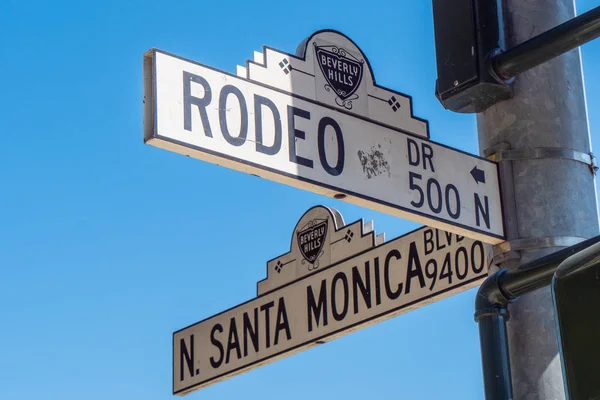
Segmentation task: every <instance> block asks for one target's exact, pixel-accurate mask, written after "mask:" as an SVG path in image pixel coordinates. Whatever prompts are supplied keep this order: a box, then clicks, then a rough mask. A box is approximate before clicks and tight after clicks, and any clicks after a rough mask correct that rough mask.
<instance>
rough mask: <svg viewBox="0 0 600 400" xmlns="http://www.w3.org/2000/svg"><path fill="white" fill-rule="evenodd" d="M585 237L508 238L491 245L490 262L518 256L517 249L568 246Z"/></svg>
mask: <svg viewBox="0 0 600 400" xmlns="http://www.w3.org/2000/svg"><path fill="white" fill-rule="evenodd" d="M584 240H586V238H582V237H579V236H545V237H538V238H524V239H515V240H509V241H506V242H504V243H500V244H498V245H495V246H493V247H492V263H493V264H499V263H502V262H504V261H507V260H509V259H515V258H520V257H519V255H518V253H516V252H517V251H520V250H535V249H542V248H545V247H570V246H573V245H576V244H577V243H581V242H583V241H584Z"/></svg>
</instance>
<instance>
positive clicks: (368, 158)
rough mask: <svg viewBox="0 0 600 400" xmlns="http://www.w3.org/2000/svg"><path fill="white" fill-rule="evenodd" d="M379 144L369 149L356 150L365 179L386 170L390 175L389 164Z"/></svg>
mask: <svg viewBox="0 0 600 400" xmlns="http://www.w3.org/2000/svg"><path fill="white" fill-rule="evenodd" d="M380 149H381V145H380V144H378V145H377V146H373V147H371V149H370V150H369V151H362V150H359V151H358V159H359V160H360V164H361V165H362V169H363V172H364V174H365V176H366V177H367V179H371V178H373V177H374V176H377V175H381V174H382V173H384V172H387V174H388V177H389V176H390V166H389V164H388V162H387V160H386V159H385V157H384V156H383V153H382V152H381V150H380Z"/></svg>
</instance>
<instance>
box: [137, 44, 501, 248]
mask: <svg viewBox="0 0 600 400" xmlns="http://www.w3.org/2000/svg"><path fill="white" fill-rule="evenodd" d="M150 52H152V58H153V62H152V81H153V82H152V85H153V93H152V102H153V103H154V104H153V107H152V109H153V113H154V127H153V129H152V134H151V137H150V138H149V137H147V136H146V135H145V134H144V143H146V142H148V140H150V139H158V140H161V141H164V142H167V143H172V144H176V145H178V146H182V147H185V148H188V149H192V150H196V151H200V152H202V153H206V154H210V155H212V156H217V157H220V158H224V159H227V160H230V161H234V162H237V163H239V164H244V165H248V166H251V167H254V168H256V169H261V170H263V171H267V172H270V173H273V174H275V175H281V176H285V177H287V178H291V179H294V180H298V181H302V182H306V183H309V184H312V185H315V186H320V187H323V188H326V189H330V190H333V191H336V192H338V193H344V194H347V195H350V196H353V197H357V198H360V199H363V200H367V201H369V202H372V203H377V204H381V205H383V206H386V207H390V208H393V209H396V210H400V211H403V212H406V213H408V214H414V215H419V216H421V217H424V218H428V219H431V220H435V221H439V222H442V223H444V224H447V225H451V226H456V227H459V228H462V229H465V230H467V231H470V232H475V233H479V234H482V235H484V236H487V237H493V238H496V239H500V240H505V239H506V236H505V234H504V233H505V232H506V230H505V226H504V213H503V212H502V195H501V193H500V186H499V185H498V192H499V195H500V217H501V220H502V231H503V234H502V235H498V234H495V233H491V232H487V231H484V230H483V229H478V228H474V227H471V226H468V225H464V224H459V223H456V222H454V221H450V220H446V219H443V218H440V217H438V216H435V215H430V214H427V213H424V212H422V211H418V210H413V209H410V208H407V207H403V206H400V205H397V204H393V203H389V202H386V201H383V200H380V199H377V198H374V197H370V196H367V195H363V194H360V193H356V192H353V191H350V190H347V189H343V188H340V187H337V186H333V185H328V184H325V183H323V182H318V181H315V180H312V179H309V178H306V177H302V176H299V175H293V174H289V173H287V172H283V171H280V170H277V169H273V168H270V167H267V166H264V165H260V164H256V163H253V162H250V161H247V160H243V159H241V158H237V157H233V156H231V155H228V154H224V153H220V152H217V151H214V150H210V149H206V148H204V147H200V146H195V145H192V144H189V143H185V142H181V141H179V140H175V139H172V138H167V137H164V136H161V135H159V134H158V133H157V129H158V116H157V102H156V54H157V53H161V54H164V55H166V56H169V57H173V58H176V59H179V60H182V61H185V62H189V63H191V64H194V65H198V66H200V67H203V68H207V69H210V70H212V71H216V72H219V73H221V74H225V75H227V76H230V77H232V78H235V79H239V80H241V81H245V82H247V83H249V84H253V85H257V86H261V87H263V88H265V89H269V90H273V91H276V92H279V93H282V94H285V95H287V96H290V97H294V98H298V99H300V100H303V101H306V102H308V103H311V104H315V105H317V106H319V107H325V108H328V109H330V110H333V111H336V112H340V113H343V114H347V115H350V116H352V117H354V118H359V119H362V120H365V121H367V122H373V121H371V120H369V119H367V118H361V117H358V116H356V115H354V114H349V113H346V112H343V111H341V110H339V109H337V108H335V107H333V106H328V105H325V104H323V103H318V102H315V101H314V100H311V99H308V98H306V97H303V96H299V95H296V94H293V93H289V92H286V91H284V90H281V89H276V88H273V87H271V86H267V85H264V84H262V83H258V82H255V81H251V80H248V79H246V78H242V77H239V76H237V75H233V74H230V73H228V72H225V71H222V70H219V69H216V68H213V67H210V66H207V65H204V64H201V63H198V62H195V61H192V60H188V59H186V58H184V57H179V56H176V55H174V54H171V53H168V52H165V51H162V50H158V49H152V50H151V51H150ZM146 54H147V53H146ZM373 123H374V124H375V125H379V126H382V127H385V128H388V129H390V128H389V127H388V126H386V125H383V124H380V123H376V122H373ZM394 130H395V131H397V132H401V133H403V134H405V135H408V136H411V137H414V138H416V139H419V140H422V141H424V142H428V143H433V144H435V145H437V146H440V147H443V148H446V149H449V150H452V151H456V152H458V153H461V154H464V155H466V156H469V157H471V158H474V159H477V160H480V161H484V162H486V163H490V164H493V165H495V166H496V173H497V174H498V175H497V178H498V182H499V171H498V169H499V168H498V163H497V162H495V161H491V160H488V159H487V158H483V157H480V156H477V155H474V154H470V153H467V152H466V151H463V150H460V149H455V148H453V147H450V146H446V145H444V144H441V143H438V142H435V141H433V140H429V139H426V138H424V137H422V136H419V135H415V134H414V133H410V132H406V131H403V130H401V129H394Z"/></svg>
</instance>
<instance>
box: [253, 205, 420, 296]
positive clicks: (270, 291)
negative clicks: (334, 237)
mask: <svg viewBox="0 0 600 400" xmlns="http://www.w3.org/2000/svg"><path fill="white" fill-rule="evenodd" d="M315 208H324V209H326V210H327V212H328V213H329V215H330V216H331V219H332V221H333V225H334V226H333V229H334V230H333V231H334V232H339V231H341V230H343V229H346V228H347V227H349V226H352V225H354V224H356V223H357V222H361V226H360V237H361V239H362V238H364V237H366V236H369V235H371V247H370V248H369V249H367V250H371V249H374V248H375V247H378V246H375V236H376V235H375V230H372V231H371V232H369V233H367V234H366V235H365V234H364V226H365V225H364V222H363V221H364V219H363V218H361V219H357V220H356V221H354V222H350V223H347V224H346V221H344V225H343V226H340V227H339V229H338V227H337V224H336V222H335V215H333V213H334V212H336V213H338V214H339V215H340V217H341V218H342V221H343V220H344V217H343V216H342V213H341V212H339V211H338V210H336V209H335V208H333V207H327V206H324V205H316V206H312V207H311V208H309V209H308V210H306V212H304V214H302V216H301V217H300V218H298V222H296V225H295V226H294V229H293V230H292V235H291V236H292V239H291V240H290V250H289V251H288V252H286V253H283V254H280V255H278V256H277V257H275V258H271V259H270V260H267V262H266V263H265V269H266V271H267V277H266V278H265V279H261V280H260V281H258V282H256V294H257V295H258V284H259V283H260V282H264V281H266V280H268V279H269V263H270V262H271V261H275V260H277V259H278V258H281V257H283V256H285V255H286V254H290V253H291V252H292V247H293V246H294V239H296V237H295V236H294V232H296V228H297V227H298V224H299V223H300V221H301V220H302V218H304V216H305V215H306V214H308V213H309V212H311V211H312V210H314V209H315ZM417 230H418V229H417ZM386 243H387V242H386ZM383 244H385V243H382V245H383ZM362 253H364V251H362V252H360V253H357V254H362ZM355 256H356V254H354V255H350V256H348V257H344V258H343V259H341V260H339V261H338V262H336V264H339V263H340V262H343V261H346V260H347V259H349V258H352V257H355ZM314 274H315V273H314V272H313V273H312V274H308V275H314ZM283 286H284V285H282V286H278V287H276V288H274V289H271V290H269V291H267V292H265V293H263V294H262V295H261V296H264V295H266V294H269V293H272V292H274V291H276V290H279V289H280V288H281V287H283ZM257 297H258V296H257Z"/></svg>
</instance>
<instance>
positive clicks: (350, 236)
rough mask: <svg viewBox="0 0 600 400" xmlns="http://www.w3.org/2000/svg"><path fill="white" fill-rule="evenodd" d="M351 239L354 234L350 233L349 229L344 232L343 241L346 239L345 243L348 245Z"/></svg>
mask: <svg viewBox="0 0 600 400" xmlns="http://www.w3.org/2000/svg"><path fill="white" fill-rule="evenodd" d="M353 237H354V232H352V231H351V230H350V229H348V232H346V236H345V237H344V239H346V241H347V242H348V243H350V242H351V241H352V238H353Z"/></svg>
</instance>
